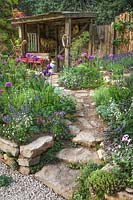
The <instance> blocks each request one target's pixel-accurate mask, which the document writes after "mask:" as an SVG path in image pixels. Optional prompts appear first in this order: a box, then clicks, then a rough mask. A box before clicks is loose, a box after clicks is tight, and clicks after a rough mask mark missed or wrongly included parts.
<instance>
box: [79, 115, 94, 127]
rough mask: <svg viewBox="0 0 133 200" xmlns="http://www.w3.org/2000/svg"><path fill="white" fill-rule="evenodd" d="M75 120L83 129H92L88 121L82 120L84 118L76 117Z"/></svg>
mask: <svg viewBox="0 0 133 200" xmlns="http://www.w3.org/2000/svg"><path fill="white" fill-rule="evenodd" d="M77 120H78V121H79V122H80V123H81V125H82V126H83V128H84V129H92V128H93V126H92V125H91V123H90V122H89V120H88V119H86V118H84V117H78V118H77Z"/></svg>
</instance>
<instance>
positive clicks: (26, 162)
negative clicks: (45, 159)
mask: <svg viewBox="0 0 133 200" xmlns="http://www.w3.org/2000/svg"><path fill="white" fill-rule="evenodd" d="M17 162H18V164H19V165H21V166H25V167H29V166H33V165H36V164H38V163H39V162H40V156H37V157H34V158H24V157H21V156H20V157H19V158H18V160H17Z"/></svg>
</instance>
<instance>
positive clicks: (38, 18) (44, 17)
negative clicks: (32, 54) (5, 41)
mask: <svg viewBox="0 0 133 200" xmlns="http://www.w3.org/2000/svg"><path fill="white" fill-rule="evenodd" d="M95 17H96V16H95V13H91V12H69V11H62V12H49V13H45V14H40V15H34V16H26V17H23V18H12V19H10V21H11V23H12V24H22V23H36V22H45V21H57V20H63V19H65V18H72V19H76V18H77V19H79V18H93V19H94V18H95Z"/></svg>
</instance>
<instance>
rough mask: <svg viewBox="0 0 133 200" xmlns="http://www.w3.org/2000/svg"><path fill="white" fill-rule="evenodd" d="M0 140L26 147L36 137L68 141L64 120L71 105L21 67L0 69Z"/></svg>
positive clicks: (6, 65) (12, 63)
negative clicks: (50, 137) (43, 136)
mask: <svg viewBox="0 0 133 200" xmlns="http://www.w3.org/2000/svg"><path fill="white" fill-rule="evenodd" d="M0 71H1V74H0V112H1V115H0V124H1V126H0V136H1V137H4V138H7V139H10V140H14V141H15V142H18V143H27V142H29V141H30V140H31V138H34V137H37V136H38V135H39V134H40V133H42V134H50V135H53V136H54V138H56V139H61V138H62V139H63V138H66V139H67V138H69V130H68V128H67V127H66V125H65V123H64V119H65V118H68V117H70V116H71V114H72V113H73V112H74V111H75V105H74V101H73V100H72V99H71V98H69V97H65V96H63V94H61V92H58V90H56V89H55V88H54V87H52V85H50V84H48V83H47V81H46V79H45V77H44V76H43V73H42V74H41V75H40V74H39V75H36V74H35V72H34V71H32V72H31V71H29V70H27V68H26V66H25V65H23V64H22V63H16V62H15V61H14V60H12V59H10V58H9V59H8V60H7V62H6V63H4V64H3V63H2V64H1V65H0Z"/></svg>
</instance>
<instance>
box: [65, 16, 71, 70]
mask: <svg viewBox="0 0 133 200" xmlns="http://www.w3.org/2000/svg"><path fill="white" fill-rule="evenodd" d="M65 34H66V35H67V36H68V37H69V39H70V40H69V46H68V47H65V66H67V67H68V66H70V45H71V18H66V19H65Z"/></svg>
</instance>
